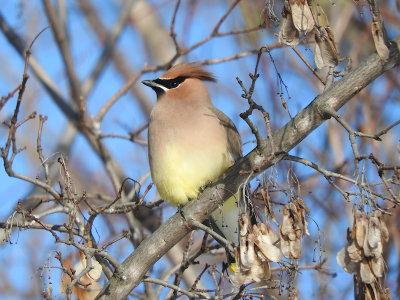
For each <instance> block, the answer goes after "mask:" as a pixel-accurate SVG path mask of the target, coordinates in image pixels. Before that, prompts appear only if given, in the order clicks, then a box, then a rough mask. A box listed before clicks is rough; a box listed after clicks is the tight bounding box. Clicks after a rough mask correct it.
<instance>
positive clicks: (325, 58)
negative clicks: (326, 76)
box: [314, 26, 339, 69]
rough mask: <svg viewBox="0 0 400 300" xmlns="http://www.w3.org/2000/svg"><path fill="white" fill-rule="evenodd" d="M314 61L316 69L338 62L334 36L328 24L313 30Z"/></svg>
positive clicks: (331, 65) (335, 64) (334, 64)
mask: <svg viewBox="0 0 400 300" xmlns="http://www.w3.org/2000/svg"><path fill="white" fill-rule="evenodd" d="M314 61H315V65H316V66H317V68H318V69H322V68H323V67H335V66H337V64H338V63H339V53H338V51H337V49H336V45H335V38H334V36H333V32H332V31H331V30H330V28H329V26H327V27H319V28H318V29H317V30H315V44H314Z"/></svg>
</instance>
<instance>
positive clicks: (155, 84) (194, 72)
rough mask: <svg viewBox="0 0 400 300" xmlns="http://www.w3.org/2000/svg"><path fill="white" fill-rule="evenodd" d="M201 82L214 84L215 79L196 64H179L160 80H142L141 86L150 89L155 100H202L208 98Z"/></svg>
mask: <svg viewBox="0 0 400 300" xmlns="http://www.w3.org/2000/svg"><path fill="white" fill-rule="evenodd" d="M202 81H212V82H215V81H216V79H215V77H214V76H213V75H212V74H211V73H210V72H207V71H206V70H204V69H203V68H202V67H201V66H200V65H199V64H197V63H186V64H179V65H176V66H174V67H172V68H171V69H169V70H168V71H167V72H166V73H165V74H164V75H162V76H161V77H160V78H157V79H154V80H144V81H142V83H143V84H145V85H147V86H149V87H151V88H152V89H153V90H154V91H155V92H156V94H157V99H158V100H160V98H162V97H167V98H169V97H172V99H202V98H203V99H204V97H205V98H209V94H208V91H207V88H206V86H205V85H204V83H203V82H202Z"/></svg>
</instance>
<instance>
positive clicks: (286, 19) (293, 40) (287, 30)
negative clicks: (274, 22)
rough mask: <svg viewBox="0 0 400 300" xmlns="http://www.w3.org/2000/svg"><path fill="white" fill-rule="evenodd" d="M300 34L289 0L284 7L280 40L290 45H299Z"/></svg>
mask: <svg viewBox="0 0 400 300" xmlns="http://www.w3.org/2000/svg"><path fill="white" fill-rule="evenodd" d="M299 40H300V34H299V32H298V31H297V29H296V27H295V26H294V24H293V19H292V13H291V10H290V6H289V4H288V3H287V2H285V5H284V6H283V8H282V20H281V25H280V27H279V34H278V41H279V43H281V44H285V45H288V46H292V47H294V46H297V45H298V44H299Z"/></svg>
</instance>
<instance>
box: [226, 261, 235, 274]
mask: <svg viewBox="0 0 400 300" xmlns="http://www.w3.org/2000/svg"><path fill="white" fill-rule="evenodd" d="M228 269H229V271H231V272H232V273H235V271H236V263H231V264H229V267H228Z"/></svg>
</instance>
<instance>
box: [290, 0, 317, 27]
mask: <svg viewBox="0 0 400 300" xmlns="http://www.w3.org/2000/svg"><path fill="white" fill-rule="evenodd" d="M290 8H291V12H292V19H293V24H294V27H296V29H297V30H298V31H301V32H304V33H305V34H307V33H308V32H310V31H311V30H312V29H313V28H314V25H315V23H314V17H313V15H312V12H311V9H310V7H309V6H308V3H307V1H306V0H290Z"/></svg>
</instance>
